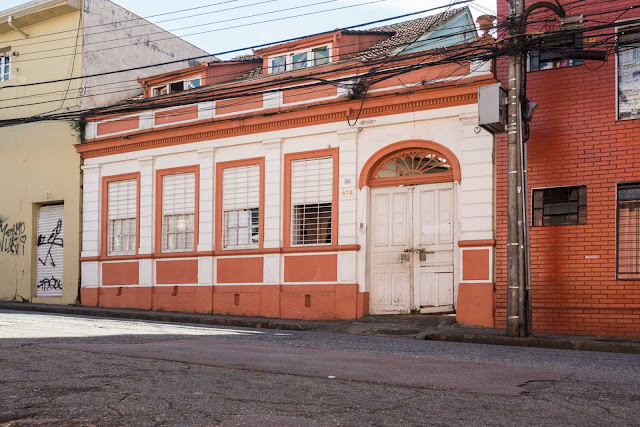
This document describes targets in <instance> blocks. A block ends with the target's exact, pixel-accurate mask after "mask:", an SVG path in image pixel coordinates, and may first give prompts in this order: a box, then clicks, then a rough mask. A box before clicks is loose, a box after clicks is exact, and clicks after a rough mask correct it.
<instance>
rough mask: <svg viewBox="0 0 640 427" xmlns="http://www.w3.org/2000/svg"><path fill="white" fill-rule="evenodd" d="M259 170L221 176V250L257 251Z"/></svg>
mask: <svg viewBox="0 0 640 427" xmlns="http://www.w3.org/2000/svg"><path fill="white" fill-rule="evenodd" d="M259 207H260V166H258V165H251V166H239V167H234V168H226V169H224V170H223V172H222V210H223V224H222V248H223V249H243V248H250V247H257V246H258V243H259V235H260V208H259Z"/></svg>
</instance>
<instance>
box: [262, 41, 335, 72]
mask: <svg viewBox="0 0 640 427" xmlns="http://www.w3.org/2000/svg"><path fill="white" fill-rule="evenodd" d="M317 50H326V51H327V52H328V56H327V59H328V62H327V63H326V64H318V65H316V57H315V52H316V51H317ZM332 53H333V44H332V43H322V44H319V45H314V46H313V47H310V48H309V47H307V48H301V49H299V50H295V51H289V52H285V53H281V54H274V55H273V56H269V58H268V69H267V72H268V73H269V74H277V73H284V72H286V71H299V70H305V69H307V68H311V67H319V66H321V65H327V64H331V63H332V62H334V61H333V55H332ZM303 54H306V55H307V60H306V66H305V67H300V68H294V62H293V56H294V55H303ZM281 57H284V60H285V61H284V62H285V69H284V71H273V69H274V66H273V61H274V60H275V59H276V58H281Z"/></svg>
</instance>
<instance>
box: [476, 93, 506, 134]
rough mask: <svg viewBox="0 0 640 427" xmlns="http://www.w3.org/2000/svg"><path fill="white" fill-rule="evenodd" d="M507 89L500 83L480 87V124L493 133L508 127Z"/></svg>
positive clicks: (500, 131)
mask: <svg viewBox="0 0 640 427" xmlns="http://www.w3.org/2000/svg"><path fill="white" fill-rule="evenodd" d="M507 94H508V92H507V90H506V89H505V88H504V87H503V86H502V85H501V84H500V83H496V84H492V85H489V86H482V87H480V88H478V125H479V126H480V127H482V128H483V129H485V130H486V131H488V132H491V133H502V132H504V131H505V130H506V128H507V114H508V105H507Z"/></svg>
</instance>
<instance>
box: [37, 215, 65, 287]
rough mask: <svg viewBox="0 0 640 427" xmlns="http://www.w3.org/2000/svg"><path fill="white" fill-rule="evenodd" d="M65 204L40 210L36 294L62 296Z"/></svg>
mask: <svg viewBox="0 0 640 427" xmlns="http://www.w3.org/2000/svg"><path fill="white" fill-rule="evenodd" d="M63 252H64V205H54V206H43V207H41V208H40V210H38V240H37V260H36V265H37V267H36V296H38V297H61V296H62V272H63V261H64V254H63Z"/></svg>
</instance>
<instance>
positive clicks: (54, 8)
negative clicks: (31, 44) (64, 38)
mask: <svg viewBox="0 0 640 427" xmlns="http://www.w3.org/2000/svg"><path fill="white" fill-rule="evenodd" d="M81 8H82V0H34V1H30V2H28V3H25V4H21V5H20V6H16V7H13V8H11V9H5V10H0V34H6V33H10V32H11V31H15V30H14V29H13V28H11V26H9V24H8V23H7V21H8V20H9V17H10V16H11V17H12V18H13V24H14V25H15V26H16V27H18V28H24V27H28V26H30V25H35V24H39V23H41V22H44V21H48V20H50V19H54V18H57V17H59V16H63V15H66V14H68V13H71V12H77V11H79V10H80V9H81Z"/></svg>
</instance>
